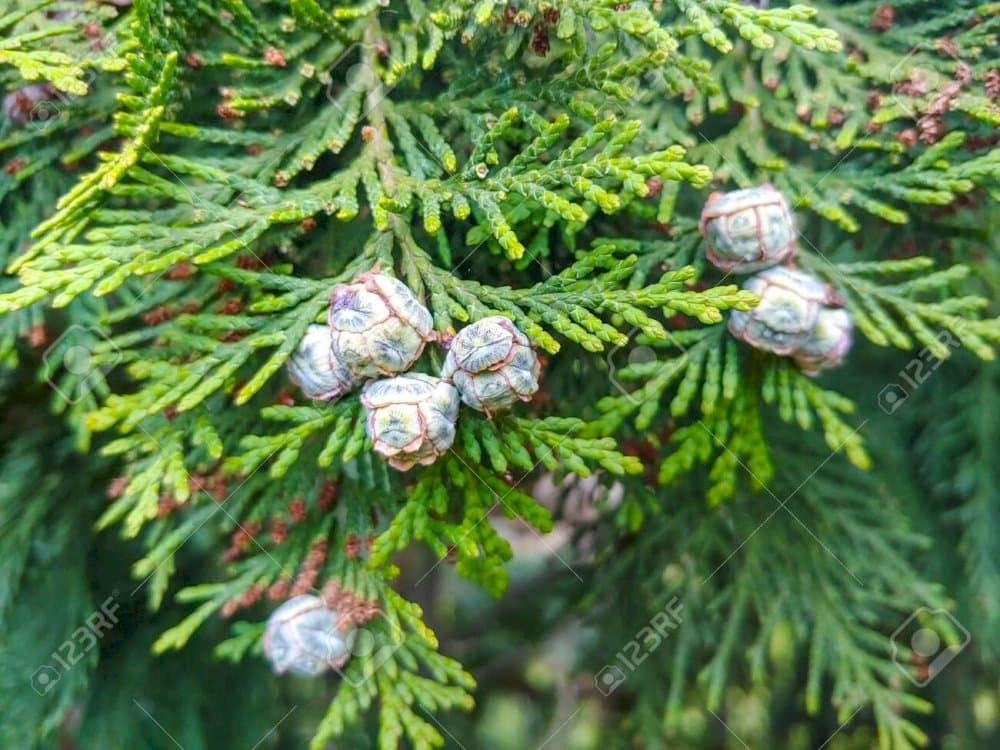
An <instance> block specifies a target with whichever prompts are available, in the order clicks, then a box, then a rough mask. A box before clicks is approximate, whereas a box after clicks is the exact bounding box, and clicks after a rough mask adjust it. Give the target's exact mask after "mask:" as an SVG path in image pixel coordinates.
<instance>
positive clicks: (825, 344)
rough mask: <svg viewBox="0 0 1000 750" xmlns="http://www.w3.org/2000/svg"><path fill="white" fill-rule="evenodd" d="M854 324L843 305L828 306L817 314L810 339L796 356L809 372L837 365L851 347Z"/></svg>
mask: <svg viewBox="0 0 1000 750" xmlns="http://www.w3.org/2000/svg"><path fill="white" fill-rule="evenodd" d="M853 331H854V324H853V323H852V322H851V316H850V313H848V312H847V310H844V309H843V308H836V307H824V308H823V309H821V310H820V311H819V315H817V316H816V325H815V326H813V329H812V331H811V332H810V334H809V338H807V339H806V340H805V342H804V343H803V344H802V345H801V346H800V347H799V348H798V349H796V350H795V353H794V354H793V355H792V356H793V357H794V359H795V361H796V363H797V364H798V365H799V367H801V368H802V372H804V373H805V374H806V375H817V374H819V371H820V370H826V369H828V368H830V367H836V366H837V365H839V364H840V363H841V362H843V361H844V357H845V356H847V352H849V351H850V349H851V343H852V339H853V335H852V334H853Z"/></svg>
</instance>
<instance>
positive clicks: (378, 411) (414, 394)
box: [361, 373, 459, 471]
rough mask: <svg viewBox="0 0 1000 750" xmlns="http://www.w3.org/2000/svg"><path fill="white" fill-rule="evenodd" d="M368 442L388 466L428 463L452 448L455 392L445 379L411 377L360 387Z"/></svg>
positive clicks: (402, 469)
mask: <svg viewBox="0 0 1000 750" xmlns="http://www.w3.org/2000/svg"><path fill="white" fill-rule="evenodd" d="M361 403H362V404H364V406H365V408H366V409H367V410H368V423H367V427H368V437H369V438H370V439H371V441H372V445H373V446H374V448H375V452H376V453H378V454H380V455H382V456H385V457H386V458H387V459H389V465H390V466H392V467H394V468H396V469H399V470H400V471H407V470H408V469H410V468H411V467H412V466H414V465H416V464H425V465H426V464H432V463H434V461H435V459H437V457H438V456H440V455H441V454H442V453H444V452H445V451H446V450H448V448H450V447H451V444H452V442H453V441H454V440H455V420H456V419H458V404H459V401H458V391H456V390H455V387H454V386H453V385H451V384H450V383H448V382H447V381H445V380H440V379H438V378H432V377H430V376H429V375H423V374H421V373H410V374H408V375H400V376H399V377H395V378H389V379H388V380H376V381H374V382H371V383H369V384H368V385H366V386H365V389H364V391H362V393H361Z"/></svg>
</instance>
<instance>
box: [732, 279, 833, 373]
mask: <svg viewBox="0 0 1000 750" xmlns="http://www.w3.org/2000/svg"><path fill="white" fill-rule="evenodd" d="M743 288H744V289H746V290H747V291H750V292H753V293H754V294H756V295H757V296H758V297H759V298H760V304H759V305H757V306H756V307H753V308H751V309H749V310H747V311H746V312H743V311H741V310H733V311H732V312H731V313H730V314H729V330H730V331H731V332H732V334H733V335H734V336H736V337H737V338H739V339H742V340H743V341H745V342H747V343H748V344H750V346H752V347H754V348H756V349H763V350H764V351H769V352H774V353H775V354H780V355H782V356H786V355H789V354H792V353H793V352H794V351H795V350H796V349H798V348H799V347H800V346H802V344H804V343H805V341H806V340H807V339H808V338H809V335H810V333H811V332H812V330H813V326H815V325H816V318H817V316H818V315H819V311H820V307H821V306H822V305H823V303H824V302H825V301H826V300H827V298H828V292H827V288H826V287H825V286H824V285H823V284H822V283H821V282H820V281H819V280H818V279H816V278H814V277H812V276H810V275H809V274H807V273H803V272H802V271H796V270H794V269H791V268H786V267H784V266H776V267H775V268H769V269H768V270H766V271H761V272H760V273H758V274H757V275H756V276H752V277H750V279H748V280H747V282H746V283H745V284H744V285H743Z"/></svg>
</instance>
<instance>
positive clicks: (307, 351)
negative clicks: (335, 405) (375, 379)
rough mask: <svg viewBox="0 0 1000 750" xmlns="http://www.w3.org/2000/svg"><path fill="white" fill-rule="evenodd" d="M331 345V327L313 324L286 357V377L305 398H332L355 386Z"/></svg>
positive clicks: (331, 399)
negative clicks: (289, 355) (334, 354)
mask: <svg viewBox="0 0 1000 750" xmlns="http://www.w3.org/2000/svg"><path fill="white" fill-rule="evenodd" d="M332 347H333V339H332V336H331V331H330V327H329V326H323V325H318V324H313V325H311V326H309V328H308V329H306V335H305V336H303V337H302V341H300V342H299V346H298V348H297V349H296V350H295V353H294V354H292V356H291V357H290V358H289V359H288V363H287V367H288V377H290V378H291V379H292V382H293V383H295V385H297V386H298V387H299V388H301V389H302V392H303V393H304V394H305V395H306V396H307V397H308V398H313V399H318V400H320V401H333V400H335V399H338V398H340V397H341V396H343V395H344V394H345V393H347V392H348V391H350V390H352V389H353V388H355V387H356V386H357V385H358V381H357V380H356V379H355V378H354V377H352V376H351V373H349V372H348V371H347V368H346V367H344V366H343V365H342V364H341V363H340V362H339V361H338V360H337V358H336V357H334V356H333V348H332Z"/></svg>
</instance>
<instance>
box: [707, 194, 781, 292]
mask: <svg viewBox="0 0 1000 750" xmlns="http://www.w3.org/2000/svg"><path fill="white" fill-rule="evenodd" d="M698 228H699V229H700V230H701V233H702V235H703V236H704V237H705V244H706V246H707V247H706V250H705V255H706V257H707V258H708V260H709V261H710V262H711V263H712V265H714V266H715V267H716V268H718V269H720V270H722V271H732V272H733V273H753V272H755V271H761V270H763V269H765V268H770V267H771V266H773V265H776V264H778V263H784V262H785V261H787V260H788V259H789V258H791V257H792V255H793V254H794V253H795V235H796V231H795V219H794V217H793V215H792V212H791V209H790V208H789V207H788V201H786V200H785V196H783V195H782V194H781V193H780V192H778V191H777V190H776V189H775V188H774V186H772V185H761V186H760V187H754V188H747V189H745V190H734V191H732V192H730V193H712V194H711V195H710V196H709V197H708V202H707V203H706V204H705V208H704V209H703V210H702V212H701V221H700V223H699V225H698Z"/></svg>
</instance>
